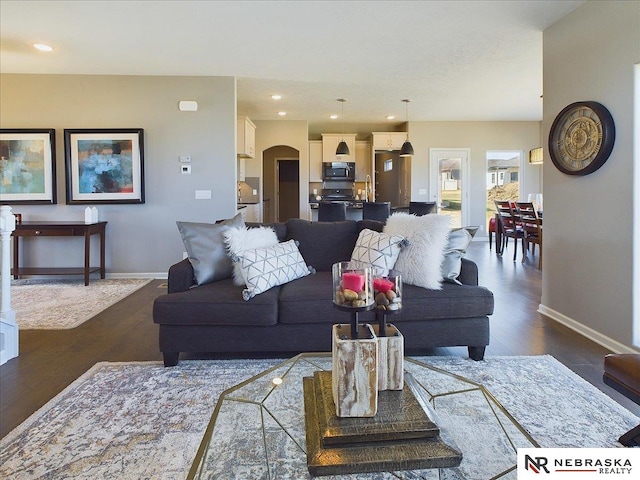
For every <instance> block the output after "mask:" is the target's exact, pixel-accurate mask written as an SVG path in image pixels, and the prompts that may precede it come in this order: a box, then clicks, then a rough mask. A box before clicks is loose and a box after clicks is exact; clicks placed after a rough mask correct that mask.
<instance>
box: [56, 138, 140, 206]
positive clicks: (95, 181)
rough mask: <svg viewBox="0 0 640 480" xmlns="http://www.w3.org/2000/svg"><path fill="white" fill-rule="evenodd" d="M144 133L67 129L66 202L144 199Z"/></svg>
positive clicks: (118, 201) (124, 201)
mask: <svg viewBox="0 0 640 480" xmlns="http://www.w3.org/2000/svg"><path fill="white" fill-rule="evenodd" d="M143 133H144V132H143V130H142V129H141V128H123V129H65V131H64V152H65V170H66V177H67V204H70V205H71V204H81V203H96V204H97V203H144V137H143Z"/></svg>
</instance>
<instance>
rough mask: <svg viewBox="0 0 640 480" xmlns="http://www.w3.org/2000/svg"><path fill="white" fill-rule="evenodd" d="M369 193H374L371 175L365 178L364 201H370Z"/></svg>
mask: <svg viewBox="0 0 640 480" xmlns="http://www.w3.org/2000/svg"><path fill="white" fill-rule="evenodd" d="M369 193H373V185H372V184H371V175H369V174H368V173H367V176H366V177H364V201H365V202H368V201H369Z"/></svg>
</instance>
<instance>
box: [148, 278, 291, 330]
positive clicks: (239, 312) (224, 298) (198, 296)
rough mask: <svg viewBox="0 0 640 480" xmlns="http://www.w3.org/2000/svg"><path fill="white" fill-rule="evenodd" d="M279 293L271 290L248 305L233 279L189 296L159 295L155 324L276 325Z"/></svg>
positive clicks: (275, 289)
mask: <svg viewBox="0 0 640 480" xmlns="http://www.w3.org/2000/svg"><path fill="white" fill-rule="evenodd" d="M279 289H280V287H275V288H272V289H270V290H269V291H267V292H264V293H263V294H262V295H258V296H256V297H254V298H252V299H251V300H249V301H248V302H246V301H244V300H243V299H242V287H239V286H236V285H234V284H233V281H232V280H231V279H230V278H227V279H224V280H219V281H217V282H214V283H208V284H206V285H203V286H201V287H197V288H192V289H191V290H188V291H186V292H179V293H171V294H166V295H160V296H159V297H157V298H156V299H155V301H154V303H153V321H154V322H155V323H160V324H166V325H275V324H276V323H277V322H278V294H279V293H280V292H279Z"/></svg>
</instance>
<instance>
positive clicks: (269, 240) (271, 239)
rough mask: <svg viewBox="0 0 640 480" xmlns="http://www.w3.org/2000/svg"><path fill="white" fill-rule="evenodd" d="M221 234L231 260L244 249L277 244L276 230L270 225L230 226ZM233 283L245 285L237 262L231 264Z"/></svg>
mask: <svg viewBox="0 0 640 480" xmlns="http://www.w3.org/2000/svg"><path fill="white" fill-rule="evenodd" d="M222 235H223V237H224V243H225V244H226V245H227V251H228V252H229V256H230V257H231V259H232V260H233V259H234V257H237V256H239V255H240V254H241V253H242V252H244V251H245V250H253V249H256V248H264V247H270V246H272V245H277V244H278V237H277V235H276V232H274V230H273V229H272V228H270V227H256V228H247V227H246V226H243V227H240V228H230V229H229V230H227V231H226V232H224V233H223V234H222ZM233 284H234V285H238V286H241V285H245V281H244V279H243V276H242V272H241V271H240V266H239V265H238V264H237V263H234V265H233Z"/></svg>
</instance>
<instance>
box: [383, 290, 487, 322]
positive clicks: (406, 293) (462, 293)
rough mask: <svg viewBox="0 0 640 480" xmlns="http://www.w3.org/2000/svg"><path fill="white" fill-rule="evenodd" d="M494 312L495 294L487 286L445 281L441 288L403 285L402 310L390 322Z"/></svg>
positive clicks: (481, 315)
mask: <svg viewBox="0 0 640 480" xmlns="http://www.w3.org/2000/svg"><path fill="white" fill-rule="evenodd" d="M491 314H493V293H491V291H489V290H488V289H486V288H484V287H476V286H470V285H456V284H453V283H443V284H442V289H441V290H432V289H431V290H430V289H426V288H422V287H416V286H414V285H407V284H404V285H403V286H402V312H401V313H399V314H397V315H393V317H390V318H389V321H390V322H402V321H411V320H428V319H447V318H472V317H484V316H485V315H491Z"/></svg>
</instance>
